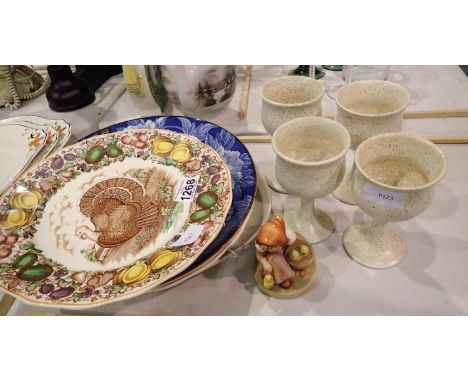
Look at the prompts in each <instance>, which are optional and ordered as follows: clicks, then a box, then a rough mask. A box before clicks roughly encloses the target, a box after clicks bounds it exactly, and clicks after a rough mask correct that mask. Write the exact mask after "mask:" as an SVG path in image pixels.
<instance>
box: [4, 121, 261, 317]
mask: <svg viewBox="0 0 468 382" xmlns="http://www.w3.org/2000/svg"><path fill="white" fill-rule="evenodd" d="M265 190H266V187H265V188H263V190H262V192H260V193H259V194H258V195H257V200H258V199H259V198H260V201H261V202H262V203H261V204H260V205H259V206H260V208H258V210H259V211H257V215H258V217H257V220H259V221H258V222H256V223H255V226H254V227H250V228H248V229H246V226H247V222H248V218H249V216H250V215H251V214H252V211H254V208H253V206H254V200H255V198H256V174H255V168H254V165H253V161H252V158H251V157H250V155H249V153H248V151H247V149H246V148H245V147H244V146H243V145H242V143H241V142H240V141H238V140H237V139H236V138H235V137H234V136H233V135H232V134H230V133H229V132H227V131H226V130H224V129H222V128H221V127H219V126H216V125H213V124H210V123H208V122H204V121H201V120H194V119H190V118H186V117H152V118H145V119H139V120H133V121H127V122H123V123H120V124H117V125H114V126H111V127H109V128H106V129H104V130H101V131H99V132H96V133H94V134H93V135H92V136H89V137H86V138H85V139H84V140H83V141H81V142H79V143H77V144H75V145H73V146H68V147H66V148H65V149H62V150H61V151H59V152H56V153H55V154H54V155H53V156H52V157H51V158H50V159H48V160H45V161H43V162H41V163H40V164H39V165H38V166H36V167H35V168H34V169H32V170H31V171H30V172H27V173H26V174H25V175H24V176H22V177H21V178H20V179H18V180H17V181H15V182H14V184H13V185H12V187H10V189H9V190H8V191H7V192H6V193H5V195H4V197H3V199H2V200H1V201H0V245H1V246H2V249H1V250H0V287H1V288H3V289H5V290H6V291H7V292H9V293H12V294H14V295H15V296H16V297H19V298H21V299H23V300H24V301H27V302H31V303H35V304H47V305H55V306H60V307H68V308H88V307H93V306H96V305H102V304H106V303H109V302H113V301H118V300H122V299H125V298H129V297H132V296H136V295H138V294H141V293H143V292H145V291H147V290H149V289H150V288H154V287H158V288H167V287H169V286H172V285H176V284H178V283H180V282H182V281H184V280H186V279H188V278H189V277H192V276H193V275H195V274H197V273H198V272H200V271H202V270H204V269H206V268H207V267H209V266H211V265H212V264H214V263H216V262H217V261H218V259H219V258H220V257H221V256H222V255H223V254H224V253H225V252H226V251H227V250H228V249H229V248H230V247H232V246H233V245H236V247H237V248H240V246H241V245H243V244H245V243H246V242H247V241H249V240H251V239H252V238H253V236H254V234H255V231H256V229H257V227H258V225H260V224H261V223H262V222H263V221H264V220H265V219H266V218H267V215H268V213H269V207H268V208H263V206H264V204H265V203H264V202H266V203H268V202H269V195H268V190H266V193H265ZM257 223H258V225H257ZM236 243H237V244H236Z"/></svg>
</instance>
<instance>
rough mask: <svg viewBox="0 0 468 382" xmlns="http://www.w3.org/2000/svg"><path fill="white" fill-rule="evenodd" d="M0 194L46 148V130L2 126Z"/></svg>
mask: <svg viewBox="0 0 468 382" xmlns="http://www.w3.org/2000/svg"><path fill="white" fill-rule="evenodd" d="M0 136H1V137H2V140H1V142H0V163H1V164H2V165H1V168H2V169H1V172H0V194H1V193H3V191H4V190H5V189H6V188H8V186H9V185H10V184H11V183H12V182H14V181H15V180H16V179H17V178H18V176H20V175H21V174H22V172H23V171H24V170H25V169H26V168H27V167H28V166H29V164H30V163H31V161H32V160H33V159H34V158H35V157H36V155H37V154H38V153H39V152H40V151H41V149H42V148H43V147H44V145H45V142H46V139H47V134H46V133H45V132H44V130H41V129H38V128H31V127H26V126H21V125H15V124H7V123H5V124H0Z"/></svg>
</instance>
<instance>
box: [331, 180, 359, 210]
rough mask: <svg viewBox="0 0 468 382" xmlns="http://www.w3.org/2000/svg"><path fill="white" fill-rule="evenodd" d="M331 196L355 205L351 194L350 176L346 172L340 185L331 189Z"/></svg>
mask: <svg viewBox="0 0 468 382" xmlns="http://www.w3.org/2000/svg"><path fill="white" fill-rule="evenodd" d="M332 194H333V196H334V197H335V198H337V199H338V200H339V201H341V202H343V203H346V204H351V205H356V201H355V200H354V196H353V189H352V177H351V175H349V174H346V175H345V177H344V178H343V181H342V182H341V183H340V185H339V186H338V187H337V188H336V190H335V191H333V193H332Z"/></svg>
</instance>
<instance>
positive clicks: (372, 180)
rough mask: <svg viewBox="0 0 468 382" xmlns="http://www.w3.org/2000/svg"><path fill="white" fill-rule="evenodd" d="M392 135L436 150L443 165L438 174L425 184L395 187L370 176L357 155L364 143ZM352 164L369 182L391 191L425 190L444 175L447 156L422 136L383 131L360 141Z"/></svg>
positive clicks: (359, 153) (362, 148) (364, 145)
mask: <svg viewBox="0 0 468 382" xmlns="http://www.w3.org/2000/svg"><path fill="white" fill-rule="evenodd" d="M394 136H398V137H407V138H409V139H412V140H413V141H418V142H420V143H422V144H425V145H426V146H427V147H430V148H431V149H433V150H435V151H437V152H438V153H439V154H440V157H441V158H442V159H443V167H442V170H441V171H440V173H439V175H438V176H437V177H436V178H435V179H433V180H432V181H430V182H428V183H426V184H423V185H421V186H415V187H395V186H390V185H388V184H385V183H382V182H379V181H377V180H375V179H373V178H371V177H370V176H369V175H368V174H367V173H366V172H365V171H364V170H363V169H362V167H361V165H360V163H359V157H360V155H361V152H362V151H363V150H365V148H366V145H368V144H369V143H370V142H372V141H375V140H378V139H381V138H384V137H394ZM354 164H355V165H356V168H357V169H358V170H359V172H360V173H361V174H362V176H363V177H364V178H365V179H366V180H367V181H369V182H371V183H374V184H376V185H378V186H380V187H382V188H386V189H388V190H393V191H421V190H425V189H428V188H430V187H432V186H434V185H435V184H437V183H439V182H440V181H441V180H442V178H443V177H444V176H445V174H446V172H447V167H448V164H447V156H446V155H445V154H444V152H443V151H442V150H441V149H440V148H439V147H437V145H436V144H434V143H432V142H431V141H429V140H427V139H425V138H423V137H418V136H417V135H413V134H407V133H384V134H378V135H374V136H373V137H370V138H367V139H366V140H365V141H364V142H362V143H361V144H360V145H359V146H358V148H357V149H356V151H355V153H354Z"/></svg>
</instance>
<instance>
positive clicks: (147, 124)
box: [81, 116, 256, 273]
mask: <svg viewBox="0 0 468 382" xmlns="http://www.w3.org/2000/svg"><path fill="white" fill-rule="evenodd" d="M126 128H131V129H139V128H141V129H150V128H158V129H167V130H171V131H175V132H179V133H184V134H187V135H192V136H194V137H196V138H198V139H199V140H200V141H202V142H203V143H205V144H207V145H209V146H211V147H212V148H213V149H215V150H216V152H217V153H218V154H219V155H220V156H221V158H222V159H223V160H224V162H225V163H226V164H227V166H228V168H229V171H230V172H231V179H232V188H233V189H232V193H233V198H232V204H231V208H230V210H229V212H228V215H227V217H226V220H225V225H224V227H223V228H222V230H221V231H220V232H219V234H218V236H217V237H216V239H214V240H213V242H212V243H211V244H210V245H209V246H208V247H207V248H206V249H205V251H204V252H203V254H201V255H200V256H199V257H198V258H197V260H196V261H194V262H193V263H192V265H191V266H190V267H189V268H187V270H186V271H185V272H188V271H189V270H191V269H193V268H196V267H198V266H199V265H200V264H201V263H204V262H205V261H206V260H208V259H209V258H210V257H211V256H213V255H215V254H218V253H219V251H220V250H222V249H223V248H225V249H227V248H226V247H227V243H230V241H231V239H233V238H234V237H235V236H236V234H237V233H238V231H239V229H240V228H241V227H242V225H243V224H242V223H244V221H245V219H246V218H247V215H248V212H249V210H250V209H251V208H252V204H253V201H254V197H255V189H256V178H255V166H254V163H253V160H252V157H251V156H250V154H249V152H248V150H247V148H246V147H245V146H244V144H243V143H242V142H241V141H239V140H238V139H237V138H236V137H235V136H234V135H233V134H231V133H230V132H229V131H227V130H225V129H223V128H222V127H220V126H218V125H215V124H213V123H210V122H207V121H203V120H201V119H194V118H190V117H178V116H162V117H146V118H138V119H132V120H129V121H124V122H120V123H117V124H115V125H112V126H108V127H106V128H104V129H101V130H98V131H96V132H94V133H92V134H90V135H88V136H86V137H84V138H82V139H81V140H84V139H88V138H90V137H92V136H95V135H101V134H108V133H114V132H117V131H120V130H123V129H126ZM185 272H184V273H185Z"/></svg>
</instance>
